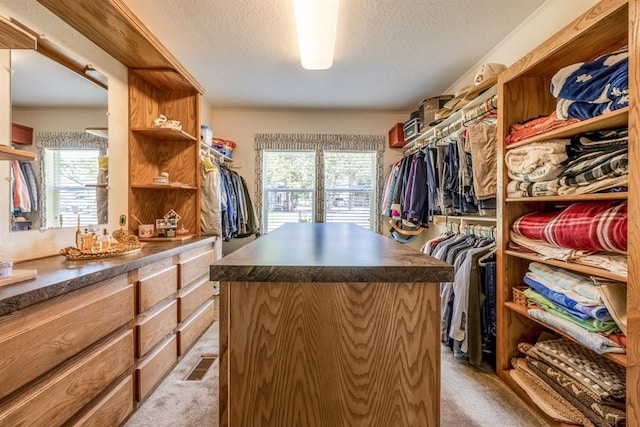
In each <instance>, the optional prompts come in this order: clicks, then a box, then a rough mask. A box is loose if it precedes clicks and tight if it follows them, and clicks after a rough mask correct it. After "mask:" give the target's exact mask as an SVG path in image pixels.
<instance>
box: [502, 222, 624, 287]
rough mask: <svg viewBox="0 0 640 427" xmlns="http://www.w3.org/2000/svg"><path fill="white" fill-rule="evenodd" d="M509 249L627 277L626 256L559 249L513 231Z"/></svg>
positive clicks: (510, 235)
mask: <svg viewBox="0 0 640 427" xmlns="http://www.w3.org/2000/svg"><path fill="white" fill-rule="evenodd" d="M509 239H510V241H509V249H513V250H516V251H522V252H527V250H529V251H532V252H535V253H538V254H540V255H541V258H542V259H557V260H560V261H569V262H572V263H575V264H582V265H588V266H590V267H595V268H600V269H602V270H607V271H610V272H611V273H615V274H619V275H620V276H622V277H627V257H626V255H620V254H614V253H611V252H589V251H579V250H576V249H568V248H559V247H558V246H554V245H551V244H549V243H546V242H543V241H542V240H533V239H529V238H526V237H524V236H522V235H520V234H518V233H514V232H513V231H512V232H511V233H510V234H509ZM523 248H524V249H523Z"/></svg>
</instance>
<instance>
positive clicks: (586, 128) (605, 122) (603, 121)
mask: <svg viewBox="0 0 640 427" xmlns="http://www.w3.org/2000/svg"><path fill="white" fill-rule="evenodd" d="M628 121H629V108H628V107H626V108H621V109H619V110H616V111H612V112H611V113H607V114H603V115H601V116H597V117H593V118H591V119H588V120H583V121H581V122H579V123H573V124H570V125H568V126H565V127H562V128H559V129H555V130H552V131H550V132H545V133H542V134H540V135H535V136H532V137H531V138H527V139H524V140H522V141H518V142H514V143H513V144H509V145H507V146H506V147H505V149H506V150H511V149H512V148H516V147H521V146H523V145H527V144H531V143H532V142H538V141H545V140H548V139H557V138H570V137H572V136H575V135H578V134H581V133H584V132H592V131H596V130H603V129H615V128H623V127H627V125H628Z"/></svg>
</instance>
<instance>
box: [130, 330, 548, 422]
mask: <svg viewBox="0 0 640 427" xmlns="http://www.w3.org/2000/svg"><path fill="white" fill-rule="evenodd" d="M217 328H218V324H217V323H214V325H213V326H212V327H211V328H209V330H208V331H207V332H205V334H204V335H203V336H202V338H200V340H199V341H198V342H197V343H196V344H195V345H194V347H193V348H192V349H191V350H189V352H188V353H187V355H186V356H185V357H184V358H183V359H182V361H181V362H180V363H179V364H178V366H176V368H175V369H174V370H173V371H172V372H171V374H169V376H167V378H166V379H165V380H164V381H163V382H162V383H161V384H160V385H159V386H158V388H157V389H156V390H155V391H154V392H153V393H152V394H151V396H149V398H148V399H147V400H146V401H145V402H144V403H143V404H142V405H141V406H140V407H139V408H138V411H137V412H136V413H135V414H134V415H133V416H132V417H131V418H130V419H129V421H128V422H127V423H126V424H125V427H214V426H218V405H217V397H218V393H217V390H218V360H217V359H216V361H215V362H214V363H213V365H212V366H211V368H210V369H209V371H208V372H207V374H206V375H205V377H204V378H203V379H202V381H184V378H185V377H186V376H187V375H188V374H189V372H190V371H191V369H192V368H193V367H194V366H195V365H196V363H197V362H198V361H199V360H200V356H201V355H207V354H217V352H218V330H217ZM441 396H442V400H441V410H440V414H441V425H442V426H443V427H448V426H456V427H474V426H487V427H489V426H490V427H497V426H509V427H547V426H549V424H548V423H547V422H546V421H545V420H544V419H542V418H540V417H539V416H538V415H537V414H536V413H535V412H533V411H532V410H531V409H529V407H528V406H527V405H525V404H524V403H523V402H522V401H521V400H520V399H519V398H518V397H517V396H516V395H515V394H514V393H513V392H512V391H511V390H510V389H509V388H508V387H507V386H506V385H504V384H503V383H502V382H501V381H500V380H499V379H498V377H497V376H496V375H495V373H493V371H491V369H490V368H488V367H486V368H482V369H476V368H473V367H472V366H471V365H469V364H468V363H467V362H466V361H462V360H458V359H455V358H454V357H453V355H452V353H451V351H450V350H449V349H447V348H444V347H443V348H442V395H441Z"/></svg>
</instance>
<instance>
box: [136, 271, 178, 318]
mask: <svg viewBox="0 0 640 427" xmlns="http://www.w3.org/2000/svg"><path fill="white" fill-rule="evenodd" d="M177 283H178V268H177V267H176V266H175V265H172V266H170V267H169V268H167V269H165V270H162V271H159V272H156V273H155V274H154V275H151V276H148V277H145V278H143V279H140V280H138V313H142V312H144V311H146V310H147V309H148V308H149V307H152V306H154V305H155V304H157V303H159V302H160V301H162V300H163V299H165V298H167V297H169V296H171V295H173V294H174V293H175V292H176V291H177V290H178V284H177Z"/></svg>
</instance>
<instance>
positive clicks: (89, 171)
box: [44, 148, 100, 226]
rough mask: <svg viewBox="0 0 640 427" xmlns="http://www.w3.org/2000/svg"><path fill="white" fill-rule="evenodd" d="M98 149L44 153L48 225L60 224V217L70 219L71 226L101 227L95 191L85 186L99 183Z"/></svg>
mask: <svg viewBox="0 0 640 427" xmlns="http://www.w3.org/2000/svg"><path fill="white" fill-rule="evenodd" d="M99 155H100V151H99V150H97V149H57V148H46V149H45V150H44V163H45V167H46V169H47V170H46V171H45V174H44V176H45V188H47V198H46V206H45V212H46V216H47V218H46V223H47V224H60V222H61V221H60V215H63V217H64V218H67V220H68V221H69V223H68V225H71V224H73V225H75V224H76V223H77V218H78V217H79V218H80V225H83V226H84V225H96V224H98V212H97V200H96V189H95V187H87V186H85V184H95V183H97V182H98V156H99Z"/></svg>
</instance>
